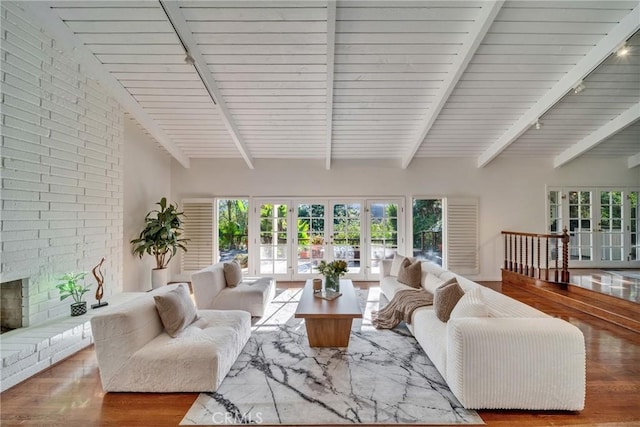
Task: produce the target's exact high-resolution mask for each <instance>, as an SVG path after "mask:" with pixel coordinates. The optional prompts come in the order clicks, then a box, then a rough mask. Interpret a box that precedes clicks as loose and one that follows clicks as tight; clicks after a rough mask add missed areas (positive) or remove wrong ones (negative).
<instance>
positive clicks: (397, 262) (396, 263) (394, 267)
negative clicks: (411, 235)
mask: <svg viewBox="0 0 640 427" xmlns="http://www.w3.org/2000/svg"><path fill="white" fill-rule="evenodd" d="M405 258H407V257H405V256H402V255H400V254H397V253H396V254H394V255H393V261H392V262H391V271H390V272H389V275H391V276H393V277H398V273H400V266H401V265H402V261H404V260H405ZM410 261H411V260H410Z"/></svg>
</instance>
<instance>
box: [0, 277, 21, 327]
mask: <svg viewBox="0 0 640 427" xmlns="http://www.w3.org/2000/svg"><path fill="white" fill-rule="evenodd" d="M26 283H27V279H18V280H11V281H9V282H3V283H0V319H1V322H0V325H1V327H2V333H5V332H8V331H11V330H13V329H18V328H21V327H22V326H24V317H25V314H26V313H24V310H25V307H26V306H27V304H26V302H25V301H24V299H25V295H26V293H25V284H26Z"/></svg>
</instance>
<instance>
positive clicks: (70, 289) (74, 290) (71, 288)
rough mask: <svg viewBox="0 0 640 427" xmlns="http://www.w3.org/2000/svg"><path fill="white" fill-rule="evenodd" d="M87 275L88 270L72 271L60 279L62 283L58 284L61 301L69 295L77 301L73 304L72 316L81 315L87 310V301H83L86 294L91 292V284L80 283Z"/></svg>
mask: <svg viewBox="0 0 640 427" xmlns="http://www.w3.org/2000/svg"><path fill="white" fill-rule="evenodd" d="M86 275H87V273H86V272H80V273H73V272H71V273H67V274H65V275H64V276H62V277H60V278H59V279H58V280H61V281H62V283H59V284H58V285H56V288H58V290H59V291H60V301H62V300H64V299H66V298H68V297H71V298H73V300H74V301H75V302H74V303H73V304H71V315H72V316H81V315H83V314H85V313H86V312H87V302H86V301H82V298H83V297H84V294H86V293H87V292H89V287H90V285H81V284H80V283H78V282H79V281H80V280H83V279H84V277H85V276H86Z"/></svg>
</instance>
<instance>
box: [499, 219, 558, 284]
mask: <svg viewBox="0 0 640 427" xmlns="http://www.w3.org/2000/svg"><path fill="white" fill-rule="evenodd" d="M502 235H503V236H504V270H506V271H511V272H514V273H518V274H521V275H524V276H527V277H531V278H533V279H538V280H544V281H545V282H555V283H563V284H566V283H569V233H568V231H567V229H566V228H565V229H564V230H562V234H535V233H522V232H518V231H502ZM549 242H551V245H550V244H549ZM560 243H562V245H560ZM543 245H544V251H543V250H542V246H543ZM550 247H551V248H552V249H553V248H555V254H554V253H551V254H550V253H549V248H550ZM560 247H562V266H560V265H559V259H560V254H559V253H558V249H559V248H560ZM550 255H551V256H550ZM550 261H552V262H553V265H552V266H549V262H550ZM550 271H552V272H553V278H552V279H551V280H550V279H549V272H550Z"/></svg>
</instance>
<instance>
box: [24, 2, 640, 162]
mask: <svg viewBox="0 0 640 427" xmlns="http://www.w3.org/2000/svg"><path fill="white" fill-rule="evenodd" d="M19 3H20V2H19ZM167 3H169V2H165V5H164V6H165V7H164V8H163V5H162V4H161V3H160V2H156V1H126V2H123V1H59V2H49V3H46V6H45V7H46V8H47V10H46V12H47V13H49V15H50V16H49V18H48V20H49V21H50V22H52V21H54V20H57V21H62V22H64V24H65V25H66V27H68V29H69V30H70V32H72V33H73V36H74V37H75V38H77V40H78V41H79V42H80V43H81V44H83V45H84V47H85V48H86V49H88V50H89V51H90V52H91V53H92V54H93V55H95V58H97V59H98V60H99V61H100V63H101V64H102V66H103V67H104V69H106V70H107V71H108V72H109V73H110V75H111V76H113V77H114V78H115V79H116V80H117V81H118V82H119V84H120V85H122V86H123V87H124V88H125V89H126V90H127V91H128V93H129V94H130V95H131V96H132V97H133V98H134V99H135V101H137V103H138V104H139V105H140V106H141V107H142V109H143V110H144V111H145V112H146V113H147V114H148V115H149V116H150V117H151V118H152V120H153V121H154V122H155V123H156V124H157V125H158V126H159V127H160V128H161V129H162V131H163V132H164V133H165V134H166V136H167V138H168V139H169V140H170V141H171V142H172V143H173V144H175V145H176V146H177V147H178V148H179V149H180V150H182V152H183V153H184V154H185V155H186V156H187V157H189V158H233V157H241V155H242V152H243V150H246V153H245V154H246V155H244V156H242V157H244V158H245V160H247V164H248V165H249V167H253V165H252V163H251V159H252V158H255V159H258V158H300V159H325V160H326V164H327V167H329V166H330V163H331V160H332V159H374V158H379V159H393V158H396V159H398V160H399V161H400V163H401V164H402V166H403V167H407V166H408V165H409V164H410V163H411V160H412V159H413V158H414V156H415V157H469V156H474V157H477V158H478V164H479V166H484V165H485V164H488V163H489V162H490V161H491V160H492V159H493V158H495V157H496V156H538V157H551V158H554V159H555V164H556V166H561V165H562V164H564V163H566V162H568V161H570V160H567V159H572V158H575V157H577V156H575V155H574V152H577V153H579V154H578V156H579V155H585V156H589V157H624V158H628V159H629V167H632V166H634V165H635V164H637V163H638V161H636V160H633V159H637V157H638V154H640V121H639V117H640V104H639V102H640V35H638V34H637V31H638V28H640V7H639V2H638V1H544V2H540V1H506V2H492V1H387V2H382V1H350V0H343V1H338V2H337V3H331V2H329V3H328V2H327V1H297V2H296V1H266V0H265V1H251V2H249V1H243V0H236V1H180V2H178V3H177V5H178V7H175V3H174V4H173V8H175V9H176V10H177V11H178V14H179V15H181V16H178V18H177V19H176V14H175V13H174V14H173V16H171V15H172V13H171V10H170V9H171V7H166V6H167ZM169 6H172V5H169ZM49 8H50V9H49ZM165 9H169V10H168V11H167V12H165ZM168 15H169V16H168ZM169 17H172V19H169ZM176 20H177V21H180V22H176ZM185 23H186V24H185ZM176 31H177V32H178V34H180V37H178V36H177V35H176ZM634 33H636V35H635V36H634ZM185 34H186V35H185ZM181 39H182V40H181ZM618 39H620V40H619V42H618ZM188 40H192V41H193V42H192V43H191V44H190V43H189V42H188ZM625 40H627V44H628V46H629V47H630V51H629V54H628V55H626V56H624V57H618V56H617V55H616V54H615V51H616V50H617V47H619V45H620V44H621V42H624V41H625ZM183 44H185V45H186V46H187V49H188V50H190V51H191V54H192V56H194V58H196V67H197V66H198V61H199V60H200V58H201V60H202V61H203V63H202V64H201V65H202V67H203V68H202V69H200V73H198V72H197V71H196V68H194V66H193V65H191V64H188V63H186V62H185V47H183ZM614 44H615V45H614ZM199 74H200V76H199ZM203 74H204V75H205V76H204V77H208V78H209V79H210V80H209V81H210V82H212V84H213V85H214V86H216V87H217V89H216V90H217V92H216V93H217V94H218V96H219V97H220V98H221V99H216V100H215V101H216V102H214V101H213V100H212V97H211V96H210V92H211V88H210V87H209V88H207V86H205V84H203V80H205V81H207V78H201V77H203V76H202V75H203ZM575 76H578V77H577V78H576V80H575V81H571V82H570V83H571V84H570V85H569V84H568V82H569V80H570V78H573V77H575ZM581 79H582V81H583V85H584V87H585V89H584V90H582V91H581V92H579V93H574V90H573V89H572V88H573V87H574V86H575V85H577V83H579V82H580V80H581ZM208 89H209V90H208ZM545 103H546V104H545ZM538 111H540V112H541V114H539V115H538V114H537V112H538ZM534 114H535V118H539V122H540V123H541V128H540V129H536V127H535V126H532V123H533V121H535V118H534V120H533V121H529V120H528V118H529V116H531V117H534ZM625 114H626V115H625ZM616 118H618V122H614V123H613V124H612V122H613V121H614V120H615V119H616ZM618 123H621V124H620V125H617V124H618ZM598 132H599V133H598ZM601 135H604V137H601ZM594 141H595V142H594ZM585 147H586V148H585ZM570 150H573V151H570ZM327 156H329V157H328V158H327ZM634 156H635V157H634Z"/></svg>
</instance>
